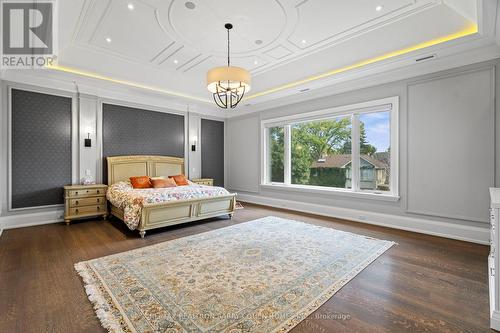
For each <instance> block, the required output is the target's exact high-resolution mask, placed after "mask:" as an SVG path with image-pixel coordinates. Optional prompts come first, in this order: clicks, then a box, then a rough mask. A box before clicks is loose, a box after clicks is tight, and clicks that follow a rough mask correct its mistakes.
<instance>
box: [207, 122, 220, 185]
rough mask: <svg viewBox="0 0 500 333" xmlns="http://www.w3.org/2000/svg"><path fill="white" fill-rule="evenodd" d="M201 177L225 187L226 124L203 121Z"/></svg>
mask: <svg viewBox="0 0 500 333" xmlns="http://www.w3.org/2000/svg"><path fill="white" fill-rule="evenodd" d="M201 176H202V177H203V178H213V179H214V185H216V186H224V122H223V121H216V120H209V119H202V120H201Z"/></svg>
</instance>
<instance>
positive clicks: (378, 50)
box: [58, 0, 477, 101]
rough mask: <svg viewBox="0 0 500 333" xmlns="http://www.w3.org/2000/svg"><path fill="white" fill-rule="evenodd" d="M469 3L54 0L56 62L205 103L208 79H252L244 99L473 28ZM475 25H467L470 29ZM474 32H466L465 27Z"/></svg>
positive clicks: (415, 0)
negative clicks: (229, 72)
mask: <svg viewBox="0 0 500 333" xmlns="http://www.w3.org/2000/svg"><path fill="white" fill-rule="evenodd" d="M471 3H474V4H475V1H471V0H466V1H465V0H464V1H462V0H453V1H452V0H450V1H440V0H379V1H373V0H352V1H344V0H314V1H313V0H293V1H292V0H287V1H284V0H252V1H242V0H232V1H220V0H219V1H217V0H203V1H202V0H188V1H185V0H181V1H179V0H128V1H127V0H72V1H61V2H59V11H60V15H59V17H61V20H60V47H59V50H60V54H59V57H58V63H59V65H61V68H67V70H70V69H76V70H78V71H80V73H82V72H86V73H87V72H88V73H94V74H98V75H100V76H101V78H102V77H107V78H112V79H115V80H120V81H121V82H133V83H136V84H137V85H142V86H148V87H154V88H156V89H159V90H162V91H163V92H167V93H171V94H173V95H181V96H183V97H187V98H188V99H190V97H193V99H195V100H198V101H210V98H211V96H210V94H209V92H208V91H207V90H206V86H205V75H206V72H207V71H208V69H209V68H211V67H214V66H220V65H224V64H225V63H226V47H227V46H226V31H225V29H224V23H226V22H231V23H233V24H234V27H235V28H234V29H233V32H234V33H232V36H231V49H232V52H231V60H232V64H234V65H236V66H241V67H244V68H246V69H248V70H249V71H250V72H251V73H252V75H253V88H252V92H251V93H250V95H249V97H250V98H251V97H252V95H259V94H262V93H263V92H266V91H268V90H270V89H273V88H275V87H280V86H283V85H287V84H288V83H290V82H294V81H297V80H302V79H304V78H308V77H311V76H315V75H318V74H321V73H324V72H328V71H332V70H334V69H337V68H343V67H346V66H350V65H352V64H355V63H359V62H362V61H364V60H366V59H371V58H376V57H380V56H382V55H384V54H387V53H389V52H393V51H397V50H402V49H405V48H409V47H411V46H413V45H417V44H420V43H424V42H427V41H431V40H436V39H438V38H442V37H446V36H450V35H453V34H457V33H458V34H457V36H459V35H460V33H461V32H463V31H469V32H471V31H472V32H474V31H475V30H474V29H476V24H477V20H476V16H477V15H476V12H475V9H476V7H475V5H472V6H471ZM471 27H472V28H471ZM471 29H472V30H471Z"/></svg>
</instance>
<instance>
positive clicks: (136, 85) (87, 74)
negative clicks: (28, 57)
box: [46, 65, 212, 104]
mask: <svg viewBox="0 0 500 333" xmlns="http://www.w3.org/2000/svg"><path fill="white" fill-rule="evenodd" d="M46 68H48V69H52V70H55V71H59V72H65V73H70V74H76V75H81V76H85V77H89V78H92V79H97V80H103V81H108V82H113V83H118V84H124V85H127V86H130V87H134V88H139V89H145V90H150V91H154V92H158V93H162V94H167V95H172V96H177V97H182V98H188V99H192V100H195V101H199V102H203V103H208V104H212V101H211V100H209V99H204V98H201V97H196V96H191V95H188V94H183V93H180V92H177V91H172V90H166V89H160V88H156V87H152V86H147V85H144V84H140V83H135V82H131V81H126V80H120V79H113V78H112V77H109V76H104V75H100V74H96V73H90V72H85V71H81V70H79V69H76V68H71V67H66V66H60V65H52V66H51V65H47V66H46Z"/></svg>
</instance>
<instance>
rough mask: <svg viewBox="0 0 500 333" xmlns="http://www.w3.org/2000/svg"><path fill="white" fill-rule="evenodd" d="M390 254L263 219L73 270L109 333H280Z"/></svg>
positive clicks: (359, 241)
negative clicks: (383, 254) (362, 271)
mask: <svg viewBox="0 0 500 333" xmlns="http://www.w3.org/2000/svg"><path fill="white" fill-rule="evenodd" d="M393 244H394V243H393V242H390V241H383V240H378V239H374V238H370V237H365V236H360V235H356V234H352V233H347V232H342V231H338V230H335V229H330V228H325V227H319V226H315V225H311V224H306V223H302V222H297V221H292V220H286V219H282V218H278V217H272V216H269V217H265V218H262V219H258V220H254V221H251V222H246V223H241V224H237V225H234V226H230V227H227V228H222V229H218V230H214V231H209V232H205V233H201V234H198V235H193V236H189V237H184V238H180V239H176V240H171V241H167V242H163V243H160V244H156V245H152V246H148V247H143V248H140V249H136V250H132V251H127V252H123V253H118V254H115V255H111V256H107V257H103V258H98V259H94V260H89V261H84V262H80V263H78V264H76V265H75V268H76V270H77V271H78V273H79V274H80V275H81V277H82V278H83V281H84V284H85V290H86V293H87V295H88V297H89V299H90V301H91V302H92V303H93V305H94V308H95V311H96V313H97V317H98V318H99V319H100V320H101V323H102V325H103V326H104V327H105V328H106V329H107V330H108V331H110V332H287V331H289V330H290V329H292V328H293V327H294V326H295V325H297V324H298V323H299V322H300V321H302V320H303V319H305V318H306V317H307V316H308V315H309V314H310V313H312V312H313V311H314V310H316V309H317V308H318V307H320V306H321V305H322V304H323V303H324V302H326V301H327V300H328V299H329V298H330V297H331V296H332V295H333V294H335V292H337V291H338V290H339V289H340V288H341V287H342V286H344V285H345V284H346V283H347V282H349V280H351V279H352V278H353V277H354V276H356V275H357V274H358V273H359V272H361V270H363V269H364V268H365V267H367V266H368V265H369V264H370V263H371V262H373V261H374V260H375V259H376V258H377V257H379V256H380V255H381V254H382V253H384V251H386V250H387V249H389V248H390V247H391V246H392V245H393Z"/></svg>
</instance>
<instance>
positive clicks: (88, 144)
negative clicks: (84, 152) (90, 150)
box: [83, 133, 92, 147]
mask: <svg viewBox="0 0 500 333" xmlns="http://www.w3.org/2000/svg"><path fill="white" fill-rule="evenodd" d="M83 141H84V142H83V146H84V147H92V139H91V138H90V133H87V138H86V139H84V140H83Z"/></svg>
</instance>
